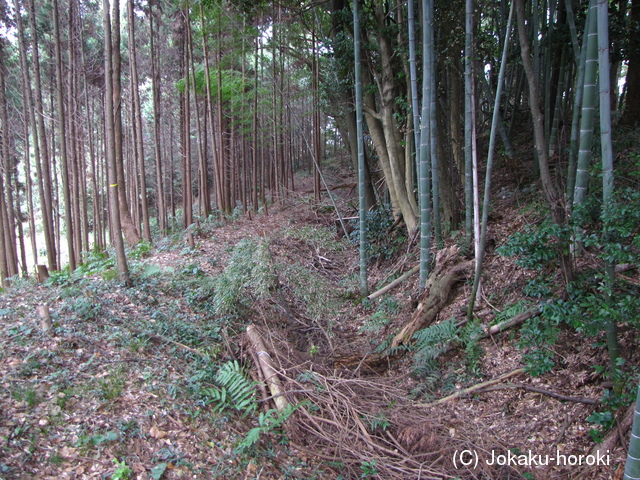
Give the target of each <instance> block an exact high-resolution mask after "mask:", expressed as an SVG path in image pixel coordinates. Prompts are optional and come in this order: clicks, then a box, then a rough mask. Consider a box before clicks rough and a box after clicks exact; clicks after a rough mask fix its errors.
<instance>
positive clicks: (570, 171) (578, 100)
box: [567, 0, 592, 208]
mask: <svg viewBox="0 0 640 480" xmlns="http://www.w3.org/2000/svg"><path fill="white" fill-rule="evenodd" d="M567 1H569V2H570V1H571V0H567ZM591 17H592V15H591V9H589V11H588V12H587V20H586V22H585V27H584V30H585V31H584V37H583V38H584V40H583V42H582V48H581V49H580V59H579V61H578V76H577V78H576V84H575V95H574V97H573V115H572V118H571V135H570V141H569V164H568V168H567V205H568V206H569V208H571V206H572V205H573V192H574V188H575V185H576V163H577V159H578V146H579V141H580V118H581V116H580V113H581V112H582V99H583V98H584V77H585V66H586V62H587V44H588V41H587V39H588V38H589V31H590V29H591Z"/></svg>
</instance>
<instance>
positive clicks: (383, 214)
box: [349, 206, 406, 260]
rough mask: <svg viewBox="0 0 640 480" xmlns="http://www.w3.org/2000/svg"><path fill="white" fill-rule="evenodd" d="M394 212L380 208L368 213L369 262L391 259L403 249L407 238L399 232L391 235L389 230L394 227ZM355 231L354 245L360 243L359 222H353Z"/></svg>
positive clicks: (353, 233) (351, 237) (351, 235)
mask: <svg viewBox="0 0 640 480" xmlns="http://www.w3.org/2000/svg"><path fill="white" fill-rule="evenodd" d="M393 221H394V218H393V212H392V211H391V208H390V207H388V206H387V207H386V208H379V209H377V210H373V211H370V212H367V230H366V234H367V243H366V250H367V258H369V260H376V259H378V258H381V259H385V260H386V259H389V258H391V257H392V256H393V255H395V254H396V253H397V252H398V251H399V250H400V249H401V248H402V245H403V244H404V242H405V241H406V237H405V236H404V234H402V233H401V232H400V231H399V230H396V233H395V234H390V233H389V230H390V228H391V226H392V225H393ZM351 222H352V224H353V227H354V228H353V231H352V232H351V234H350V236H349V237H350V241H351V243H353V244H356V245H357V244H358V243H360V228H359V220H357V219H356V220H352V221H351Z"/></svg>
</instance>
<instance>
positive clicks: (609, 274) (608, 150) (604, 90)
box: [597, 0, 623, 395]
mask: <svg viewBox="0 0 640 480" xmlns="http://www.w3.org/2000/svg"><path fill="white" fill-rule="evenodd" d="M597 8H598V67H599V74H600V78H599V80H600V149H601V152H602V219H603V225H604V226H603V231H604V234H605V235H607V230H609V228H611V226H612V225H611V216H610V213H609V212H610V210H611V203H612V201H613V143H612V140H611V95H610V89H611V88H610V86H611V77H610V76H609V11H608V10H609V3H608V1H607V0H598V7H597ZM605 272H606V280H605V284H606V301H607V303H608V304H610V305H611V303H612V301H613V300H612V295H613V288H614V283H615V278H616V270H615V263H614V262H613V261H612V260H610V259H606V260H605ZM605 328H606V333H607V350H608V351H609V361H610V363H611V370H612V371H613V372H615V370H616V369H617V368H618V362H617V361H618V357H619V356H620V349H619V346H618V325H617V323H616V321H615V319H613V318H609V319H607V325H606V327H605ZM617 377H618V376H617V375H612V378H613V388H614V391H615V393H616V394H618V395H619V394H621V393H622V387H623V386H622V383H621V382H620V380H619V379H618V378H617Z"/></svg>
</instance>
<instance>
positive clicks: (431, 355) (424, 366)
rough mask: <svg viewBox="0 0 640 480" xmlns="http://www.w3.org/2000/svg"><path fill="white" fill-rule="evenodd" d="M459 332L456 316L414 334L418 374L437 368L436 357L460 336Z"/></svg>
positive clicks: (413, 347)
mask: <svg viewBox="0 0 640 480" xmlns="http://www.w3.org/2000/svg"><path fill="white" fill-rule="evenodd" d="M457 333H458V327H456V321H455V318H450V319H449V320H445V321H444V322H440V323H436V324H435V325H431V326H429V327H427V328H423V329H422V330H418V331H417V332H416V333H415V334H414V335H413V339H414V340H415V344H414V345H413V346H412V347H411V350H412V351H413V352H414V355H413V362H414V368H415V372H416V374H422V375H425V374H428V373H429V372H432V371H434V369H437V364H436V363H435V359H436V358H437V356H438V355H440V354H441V353H442V352H444V351H445V350H446V349H447V347H448V346H449V344H450V343H451V342H452V341H453V340H456V339H457V338H458V334H457Z"/></svg>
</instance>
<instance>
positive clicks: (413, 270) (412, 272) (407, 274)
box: [367, 265, 420, 300]
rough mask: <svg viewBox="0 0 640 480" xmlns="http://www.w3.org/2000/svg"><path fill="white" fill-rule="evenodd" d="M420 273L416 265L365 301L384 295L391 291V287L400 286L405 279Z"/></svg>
mask: <svg viewBox="0 0 640 480" xmlns="http://www.w3.org/2000/svg"><path fill="white" fill-rule="evenodd" d="M419 271H420V265H416V266H415V267H413V268H412V269H411V270H409V271H408V272H405V273H404V274H402V276H400V277H398V278H396V279H395V280H394V281H393V282H391V283H390V284H389V285H387V286H386V287H382V288H381V289H380V290H378V291H377V292H374V293H372V294H371V295H369V296H368V297H367V300H375V299H376V298H378V297H379V296H380V295H384V294H385V293H387V292H388V291H389V290H391V289H392V288H393V287H395V286H396V285H399V284H401V283H402V282H404V281H405V280H406V279H408V278H409V277H410V276H411V275H413V274H414V273H417V272H419Z"/></svg>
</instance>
